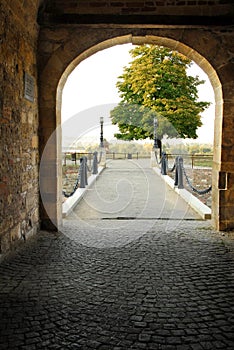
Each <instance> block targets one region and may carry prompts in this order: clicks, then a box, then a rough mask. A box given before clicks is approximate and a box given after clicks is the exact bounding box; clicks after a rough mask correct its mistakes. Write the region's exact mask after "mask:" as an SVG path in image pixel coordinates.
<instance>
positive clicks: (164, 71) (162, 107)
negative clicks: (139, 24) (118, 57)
mask: <svg viewBox="0 0 234 350" xmlns="http://www.w3.org/2000/svg"><path fill="white" fill-rule="evenodd" d="M130 53H131V56H132V58H133V60H132V62H131V63H130V65H129V66H128V67H124V71H123V74H122V75H121V76H120V77H119V78H118V81H117V84H116V86H117V88H118V91H119V93H120V97H121V101H120V103H119V104H118V105H117V106H116V107H115V108H114V109H113V110H112V111H111V113H110V117H111V120H112V123H113V124H118V127H119V130H120V133H119V134H116V135H115V136H116V137H117V138H118V139H123V140H138V139H145V138H148V137H149V138H153V129H154V124H153V120H154V118H155V117H156V118H157V120H158V127H157V137H159V138H162V137H163V136H164V135H167V136H168V137H181V138H187V137H188V138H194V139H195V138H197V134H196V131H197V128H198V127H200V126H201V125H202V123H201V112H203V111H204V110H205V109H206V108H207V107H208V106H209V102H204V101H199V100H198V89H197V86H198V85H200V84H203V83H204V81H203V80H199V78H198V77H197V76H196V77H193V76H190V75H188V74H187V68H188V67H189V66H190V65H191V64H192V61H191V60H190V59H188V58H187V57H185V56H184V55H182V54H180V53H179V52H176V51H172V50H170V49H169V48H166V47H162V46H156V45H141V46H136V47H135V48H134V49H133V50H131V51H130Z"/></svg>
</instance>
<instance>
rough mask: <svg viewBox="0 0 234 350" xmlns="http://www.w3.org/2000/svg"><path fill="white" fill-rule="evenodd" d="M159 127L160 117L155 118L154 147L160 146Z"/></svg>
mask: <svg viewBox="0 0 234 350" xmlns="http://www.w3.org/2000/svg"><path fill="white" fill-rule="evenodd" d="M157 127H158V119H157V118H154V147H153V148H158V142H157Z"/></svg>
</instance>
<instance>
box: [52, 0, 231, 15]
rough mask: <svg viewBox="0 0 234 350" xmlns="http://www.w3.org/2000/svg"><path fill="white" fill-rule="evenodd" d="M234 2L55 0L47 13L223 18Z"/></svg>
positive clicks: (191, 0)
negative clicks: (216, 16) (220, 16)
mask: <svg viewBox="0 0 234 350" xmlns="http://www.w3.org/2000/svg"><path fill="white" fill-rule="evenodd" d="M231 8H232V0H202V1H201V0H183V1H181V0H154V1H153V0H151V1H149V0H90V1H89V0H79V1H77V0H70V1H64V0H51V1H49V2H47V8H46V12H49V13H59V14H63V13H66V14H74V13H76V14H102V15H103V14H111V15H120V14H121V15H125V14H126V15H127V14H140V15H149V14H154V15H208V16H212V15H217V14H219V15H222V14H225V15H226V14H230V11H231Z"/></svg>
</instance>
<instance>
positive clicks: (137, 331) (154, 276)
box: [0, 216, 234, 350]
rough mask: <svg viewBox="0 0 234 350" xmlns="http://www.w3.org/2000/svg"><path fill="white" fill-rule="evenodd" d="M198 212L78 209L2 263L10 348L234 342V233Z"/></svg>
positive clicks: (0, 343) (5, 345)
mask: <svg viewBox="0 0 234 350" xmlns="http://www.w3.org/2000/svg"><path fill="white" fill-rule="evenodd" d="M209 225H210V223H209V221H207V222H203V221H199V220H194V219H189V218H188V219H186V220H181V219H176V218H173V220H170V221H168V220H166V219H165V218H163V217H162V218H161V219H152V218H150V219H147V220H146V219H145V218H143V217H140V216H139V217H137V218H136V219H134V220H131V219H129V220H126V218H125V219H124V220H123V219H116V218H113V217H109V218H104V219H103V218H92V217H89V219H88V218H86V219H85V218H84V217H83V218H82V219H81V218H80V220H79V221H78V223H77V221H76V220H75V218H74V217H72V218H69V219H68V220H66V221H65V222H64V227H63V229H62V231H61V232H60V233H58V234H52V233H48V232H40V233H39V234H38V235H37V236H35V237H33V238H31V239H30V240H29V241H28V242H26V244H25V245H24V246H23V247H22V248H20V249H18V250H17V251H16V252H15V253H12V254H11V255H9V256H8V257H7V258H6V259H5V260H3V261H2V262H1V263H0V349H1V350H8V349H10V350H40V349H41V350H42V349H45V350H47V349H48V350H50V349H51V350H52V349H62V350H73V349H83V350H86V349H98V350H129V349H135V350H141V349H151V350H157V349H165V350H187V349H188V350H200V349H210V350H215V349H223V350H231V349H233V348H234V316H233V311H234V288H233V287H234V240H233V239H231V238H230V237H229V236H228V235H224V236H222V235H221V234H220V233H217V232H215V231H213V230H212V229H211V228H210V227H209Z"/></svg>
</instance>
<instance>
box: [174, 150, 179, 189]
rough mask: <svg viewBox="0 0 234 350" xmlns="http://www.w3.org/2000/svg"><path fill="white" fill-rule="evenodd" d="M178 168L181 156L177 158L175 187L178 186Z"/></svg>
mask: <svg viewBox="0 0 234 350" xmlns="http://www.w3.org/2000/svg"><path fill="white" fill-rule="evenodd" d="M178 166H179V156H176V157H175V182H174V186H178Z"/></svg>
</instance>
